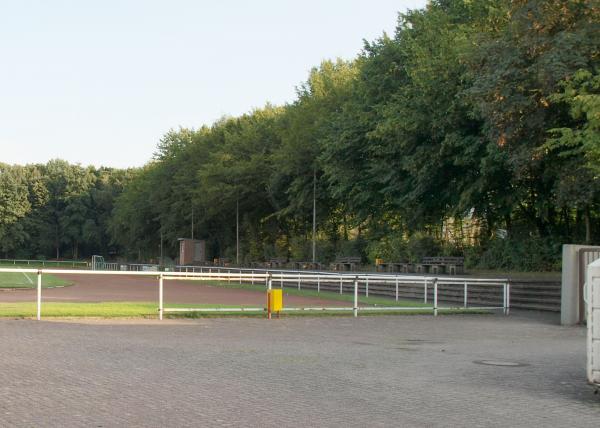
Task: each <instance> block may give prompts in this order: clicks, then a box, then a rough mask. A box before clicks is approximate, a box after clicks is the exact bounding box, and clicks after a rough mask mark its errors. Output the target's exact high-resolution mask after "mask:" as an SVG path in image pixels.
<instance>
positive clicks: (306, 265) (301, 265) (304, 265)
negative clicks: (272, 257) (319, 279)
mask: <svg viewBox="0 0 600 428" xmlns="http://www.w3.org/2000/svg"><path fill="white" fill-rule="evenodd" d="M322 268H323V265H322V264H321V263H319V262H298V261H295V262H292V269H295V270H302V269H310V270H319V269H322Z"/></svg>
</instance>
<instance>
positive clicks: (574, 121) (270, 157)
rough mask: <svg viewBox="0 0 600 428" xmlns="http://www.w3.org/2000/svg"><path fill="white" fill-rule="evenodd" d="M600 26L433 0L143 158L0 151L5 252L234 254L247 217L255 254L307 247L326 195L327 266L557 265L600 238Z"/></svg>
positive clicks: (588, 19)
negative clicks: (303, 76)
mask: <svg viewBox="0 0 600 428" xmlns="http://www.w3.org/2000/svg"><path fill="white" fill-rule="evenodd" d="M598 40H600V7H599V6H598V2H597V1H596V0H594V1H589V0H515V1H507V0H479V1H464V0H433V1H430V2H429V3H428V5H427V6H426V7H425V8H423V9H417V10H412V11H409V12H407V13H405V14H401V15H399V17H398V26H397V28H396V30H395V32H394V34H391V35H389V36H388V35H383V36H382V37H380V38H378V39H377V40H374V41H370V42H365V45H364V48H363V50H362V52H360V53H359V55H358V56H357V58H356V59H354V60H352V61H343V60H339V59H338V60H334V61H323V62H322V63H321V64H320V65H319V66H318V67H314V68H313V69H312V70H311V71H310V73H309V76H308V78H307V80H306V82H304V83H302V84H300V85H299V88H298V90H297V99H296V100H295V101H294V102H292V103H291V104H288V105H285V106H282V107H275V106H272V105H266V106H265V107H264V108H261V109H256V110H253V111H251V112H249V113H247V114H244V115H242V116H240V117H236V118H223V119H221V120H219V121H217V122H215V123H214V124H212V125H211V126H203V127H202V128H200V129H197V130H194V129H178V130H171V131H169V132H167V133H166V134H165V136H164V137H163V138H162V139H161V141H160V142H159V144H158V147H157V151H156V154H155V158H154V160H153V161H152V162H150V163H148V164H147V165H146V166H145V167H143V168H141V169H140V170H136V171H114V170H105V169H99V170H96V169H94V168H82V167H80V166H74V165H69V164H67V163H65V162H62V161H51V162H49V163H48V164H47V165H34V166H27V167H15V168H13V167H7V166H3V165H2V166H0V249H1V250H3V251H4V253H5V254H36V255H37V254H39V255H46V256H54V257H58V256H61V255H63V254H64V253H67V254H69V255H71V256H73V257H76V256H77V255H87V254H90V253H91V252H101V253H103V254H106V253H107V252H108V251H110V250H114V251H118V252H119V255H120V256H122V257H124V258H128V259H138V258H139V259H144V260H145V259H149V258H156V257H157V254H158V249H159V245H160V243H161V241H162V242H163V243H164V247H165V248H164V250H165V253H166V255H167V256H170V257H175V256H176V255H177V238H181V237H189V236H190V235H191V234H192V233H193V234H194V236H195V237H200V238H204V239H206V240H207V243H208V253H209V254H208V255H209V258H212V257H225V258H229V259H230V260H232V261H233V260H235V257H236V229H237V227H236V224H239V236H240V242H239V244H240V251H241V255H240V262H244V263H249V262H253V261H258V260H265V259H269V258H272V257H278V258H291V259H296V260H307V259H308V260H310V258H311V257H312V249H311V238H312V221H313V201H314V202H315V206H316V228H317V231H316V232H317V236H318V245H317V256H318V259H319V261H322V262H326V261H329V260H332V259H334V258H335V257H336V256H361V257H363V258H364V259H365V260H369V261H374V259H375V258H384V259H386V260H388V261H403V260H406V259H410V260H412V261H418V260H420V259H421V258H422V257H424V256H435V255H438V254H448V255H460V254H462V253H463V248H467V250H466V256H467V258H468V260H469V263H471V264H473V265H482V266H484V265H485V266H492V265H495V266H504V267H510V268H512V267H521V268H523V269H549V268H554V267H556V264H555V260H556V254H557V249H556V248H557V247H556V245H557V243H558V242H588V243H593V242H600V167H598V165H600V137H599V134H600V98H599V97H600V78H599V75H598V70H599V69H600V43H598ZM192 218H193V231H192ZM447 222H450V223H451V224H452V225H454V226H453V227H455V228H456V229H457V233H453V234H445V232H444V231H443V229H444V228H443V227H441V226H442V225H443V224H446V223H447ZM498 229H502V230H503V231H504V232H503V233H504V234H506V235H507V236H508V240H501V241H499V240H495V239H493V237H494V236H496V235H497V231H498ZM451 235H452V236H451ZM532 236H535V237H537V238H532ZM407 237H410V238H407ZM507 243H510V245H509V244H507Z"/></svg>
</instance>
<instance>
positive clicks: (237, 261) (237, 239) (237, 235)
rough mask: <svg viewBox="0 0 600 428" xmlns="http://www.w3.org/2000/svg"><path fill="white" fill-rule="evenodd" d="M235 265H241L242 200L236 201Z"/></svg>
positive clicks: (237, 199)
mask: <svg viewBox="0 0 600 428" xmlns="http://www.w3.org/2000/svg"><path fill="white" fill-rule="evenodd" d="M235 264H236V265H238V266H239V265H240V198H236V200H235Z"/></svg>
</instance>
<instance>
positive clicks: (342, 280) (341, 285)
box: [340, 275, 358, 294]
mask: <svg viewBox="0 0 600 428" xmlns="http://www.w3.org/2000/svg"><path fill="white" fill-rule="evenodd" d="M357 281H358V279H357ZM343 282H344V277H343V276H341V275H340V294H342V293H343V292H344V290H343V286H344V285H343Z"/></svg>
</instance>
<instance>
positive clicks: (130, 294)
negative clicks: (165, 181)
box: [0, 275, 351, 307]
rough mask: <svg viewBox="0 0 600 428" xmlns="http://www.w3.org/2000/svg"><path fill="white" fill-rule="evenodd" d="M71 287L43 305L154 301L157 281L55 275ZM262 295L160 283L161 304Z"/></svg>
mask: <svg viewBox="0 0 600 428" xmlns="http://www.w3.org/2000/svg"><path fill="white" fill-rule="evenodd" d="M56 276H60V277H61V278H64V279H65V280H67V281H70V282H73V283H74V285H72V286H70V287H63V288H44V289H42V300H43V301H45V302H153V301H156V302H158V279H156V278H152V277H139V276H122V275H121V276H118V275H115V276H112V275H101V276H100V275H98V276H94V275H56ZM35 299H36V290H35V289H27V290H3V291H0V302H31V301H35ZM265 300H266V294H265V293H264V292H260V291H254V290H243V289H235V288H225V287H218V286H212V285H204V284H199V283H197V282H190V281H175V280H165V281H164V301H165V303H190V304H222V305H258V306H264V305H265ZM284 303H285V305H286V306H297V307H302V306H325V305H327V306H350V305H351V304H350V303H348V302H339V301H335V300H324V299H318V298H312V297H299V296H288V295H286V294H285V292H284Z"/></svg>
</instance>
